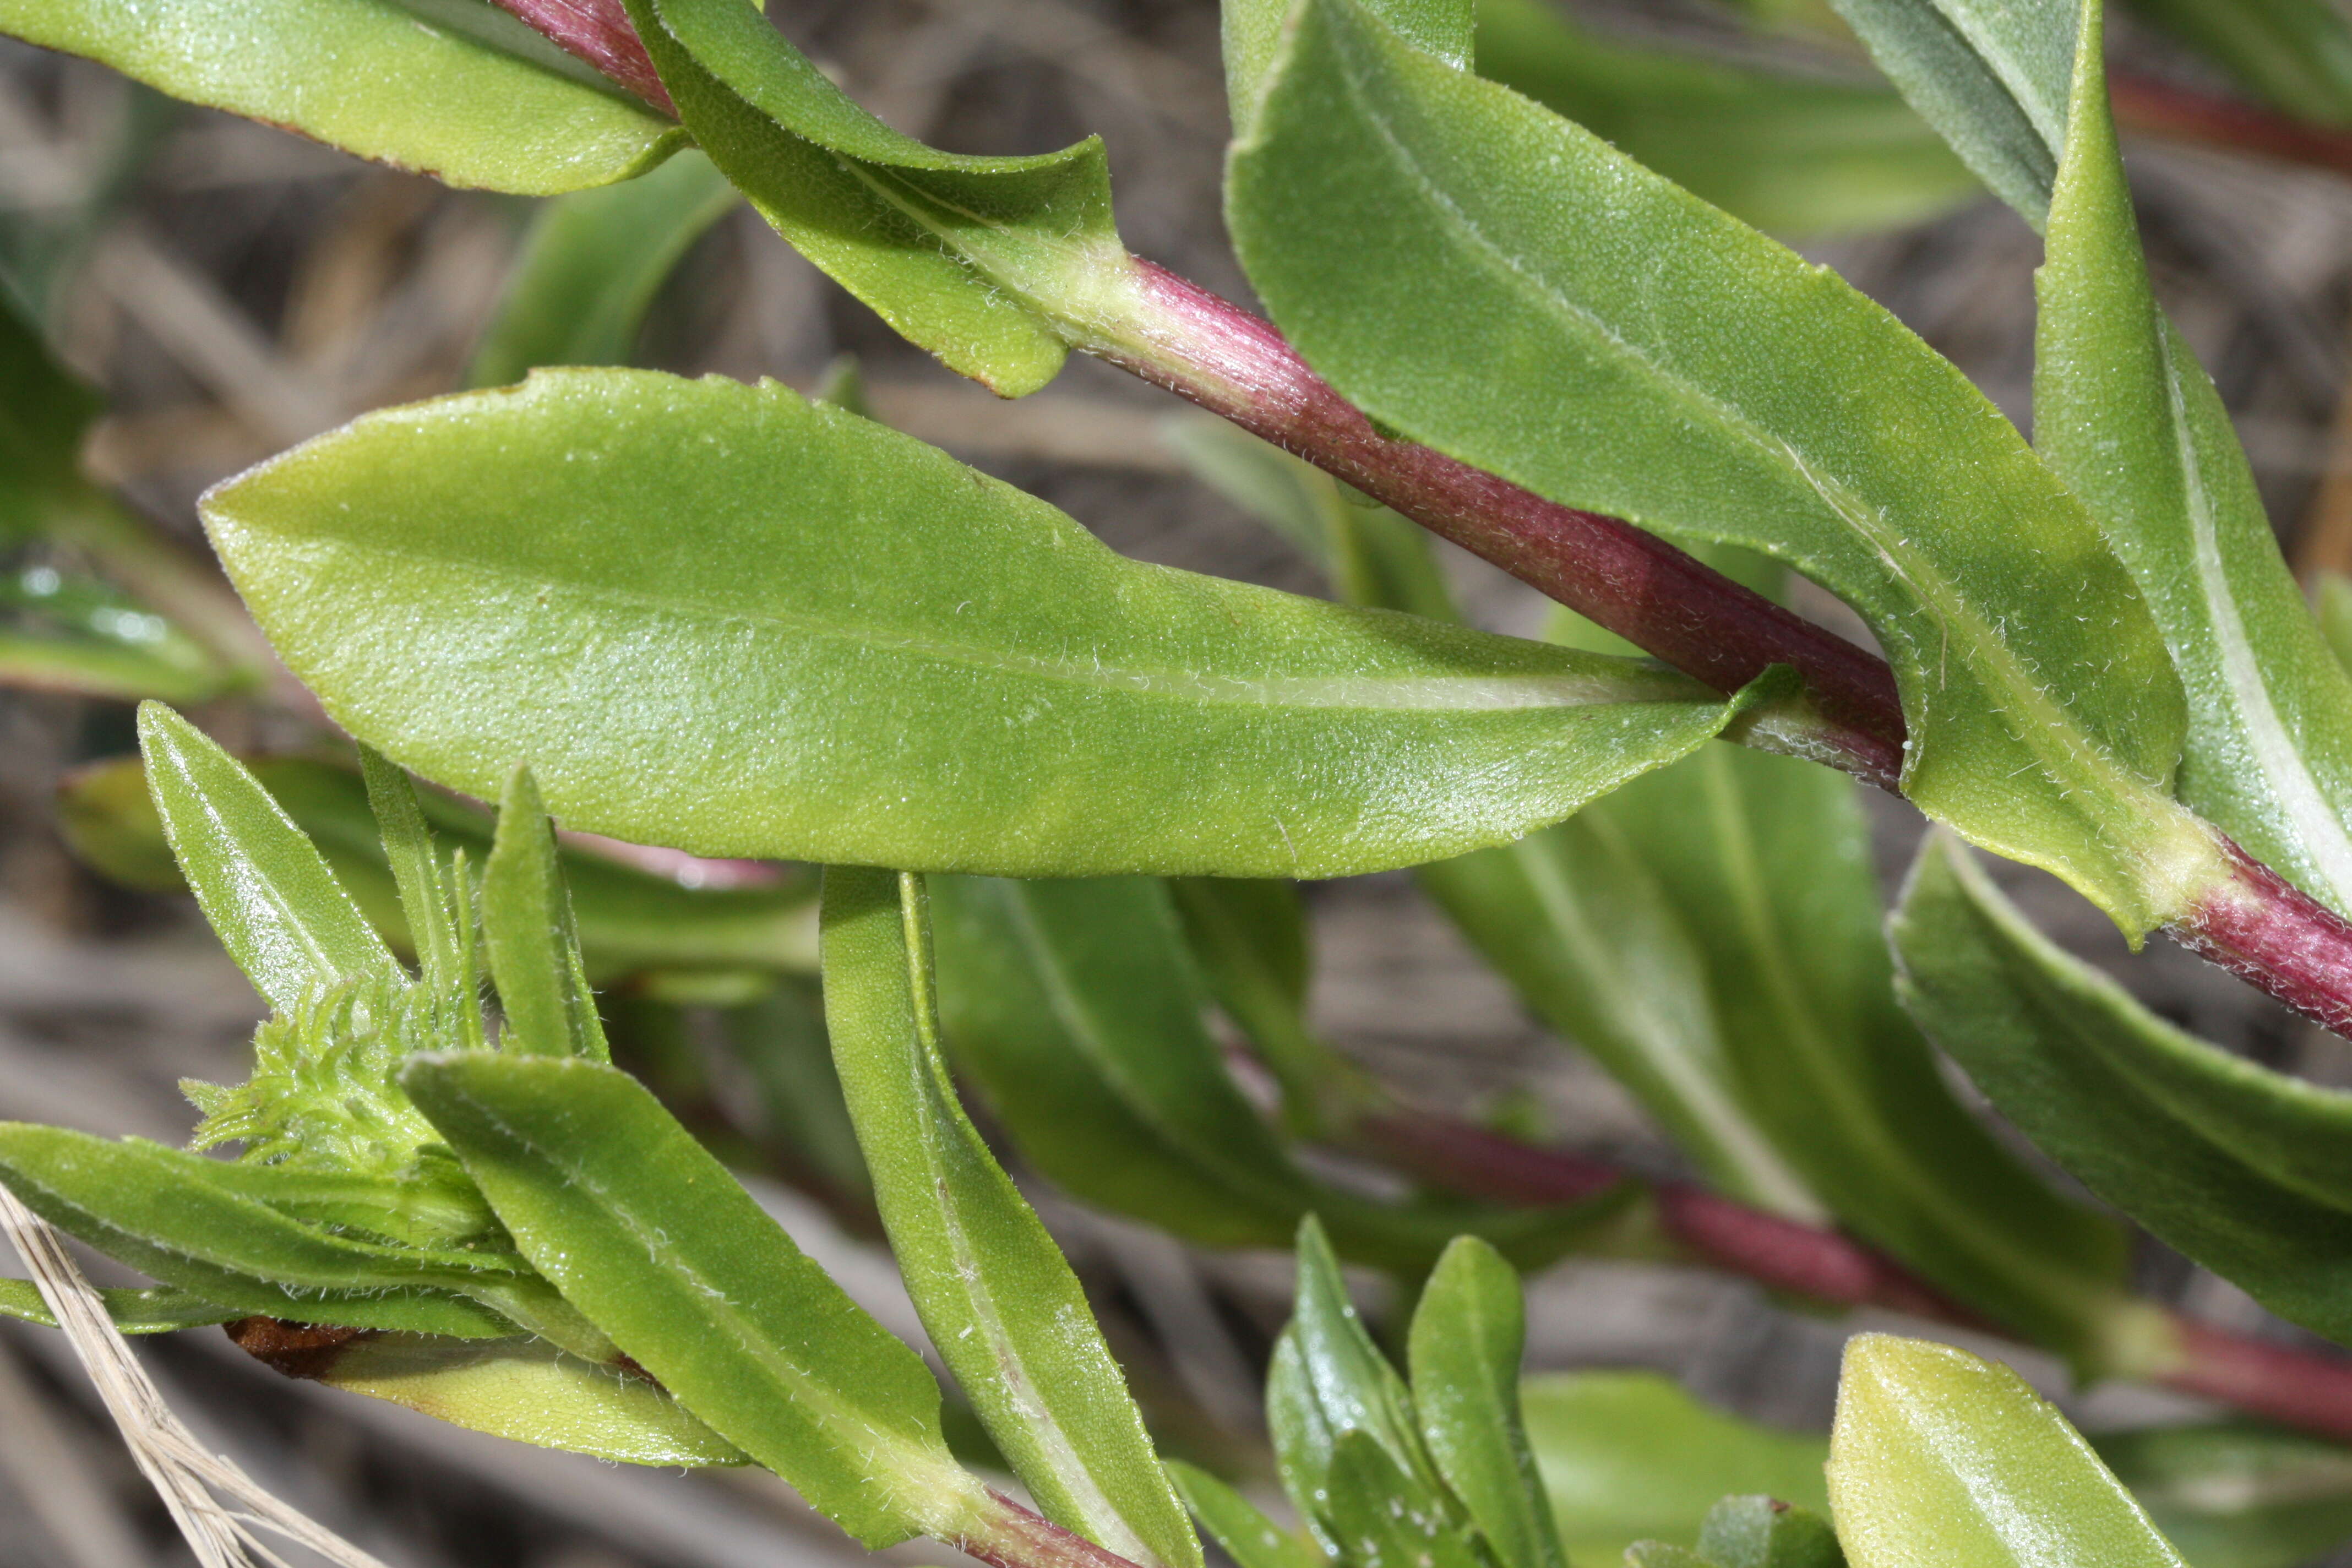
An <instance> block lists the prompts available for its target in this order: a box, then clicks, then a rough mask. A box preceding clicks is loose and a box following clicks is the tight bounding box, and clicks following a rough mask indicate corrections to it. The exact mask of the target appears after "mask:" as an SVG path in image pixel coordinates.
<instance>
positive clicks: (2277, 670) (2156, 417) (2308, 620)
mask: <svg viewBox="0 0 2352 1568" xmlns="http://www.w3.org/2000/svg"><path fill="white" fill-rule="evenodd" d="M2101 36H2102V34H2101V26H2100V19H2099V15H2098V13H2097V11H2096V9H2095V8H2091V9H2086V10H2085V12H2084V21H2083V25H2082V37H2083V44H2084V47H2083V50H2082V54H2081V58H2080V63H2079V66H2078V68H2077V69H2076V71H2075V73H2074V98H2073V109H2072V113H2071V117H2070V118H2069V120H2068V121H2067V140H2066V142H2065V149H2064V159H2063V163H2062V164H2061V165H2060V169H2059V174H2058V183H2057V187H2056V191H2055V194H2054V195H2053V199H2052V202H2051V206H2050V218H2049V227H2048V237H2049V248H2048V258H2047V260H2045V261H2044V263H2043V264H2042V270H2041V272H2040V273H2039V274H2038V276H2037V279H2036V296H2037V298H2038V300H2039V301H2040V304H2041V311H2040V315H2039V317H2038V323H2037V327H2036V341H2035V349H2036V354H2035V369H2034V383H2033V429H2034V438H2035V440H2036V442H2037V443H2038V444H2039V445H2040V447H2041V449H2042V456H2043V457H2044V458H2046V459H2048V461H2049V463H2050V465H2051V467H2052V468H2054V469H2056V470H2057V472H2058V474H2059V475H2060V477H2062V478H2063V479H2065V480H2066V482H2067V483H2068V484H2069V485H2071V486H2072V487H2073V488H2074V491H2075V493H2076V494H2078V495H2080V496H2081V497H2082V498H2083V499H2084V501H2085V502H2087V503H2088V504H2089V505H2090V507H2091V510H2093V512H2094V513H2095V514H2096V515H2097V517H2098V518H2099V521H2100V523H2101V525H2102V526H2103V527H2104V528H2105V530H2106V531H2107V535H2108V537H2109V538H2110V539H2112V540H2114V541H2115V543H2116V549H2117V551H2118V552H2120V553H2121V554H2122V556H2123V558H2124V560H2125V562H2126V563H2127V564H2128V565H2129V566H2130V567H2131V569H2132V571H2133V573H2134V574H2135V575H2136V576H2137V578H2138V579H2139V582H2140V584H2141V585H2142V587H2143V588H2144V589H2145V590H2146V592H2147V596H2148V603H2149V605H2150V606H2151V607H2152V608H2153V609H2154V610H2155V612H2156V616H2157V619H2158V623H2159V625H2161V626H2163V628H2164V633H2165V637H2166V639H2167V641H2168V643H2169V644H2170V645H2171V647H2172V654H2173V661H2174V663H2175V665H2176V666H2177V667H2178V668H2179V671H2180V676H2181V680H2182V682H2183V684H2184V685H2185V686H2186V688H2187V689H2188V693H2189V743H2188V750H2187V752H2186V753H2185V754H2184V755H2183V757H2182V759H2181V763H2180V779H2179V790H2180V798H2181V799H2182V800H2183V801H2184V802H2186V803H2187V804H2188V805H2189V806H2190V807H2191V808H2192V809H2194V810H2196V811H2197V812H2199V813H2200V814H2201V815H2203V816H2207V817H2209V818H2210V819H2211V820H2212V821H2213V822H2215V823H2216V824H2218V825H2219V826H2221V828H2222V829H2223V830H2224V831H2226V832H2227V833H2229V834H2230V836H2231V837H2233V838H2235V839H2236V840H2237V841H2238V842H2239V843H2240V844H2241V845H2242V846H2243V847H2245V848H2246V850H2247V851H2248V852H2249V853H2251V854H2252V855H2253V856H2254V857H2255V858H2258V859H2260V860H2262V861H2263V862H2264V863H2265V864H2267V865H2269V866H2271V867H2273V868H2275V869H2277V870H2278V871H2279V872H2281V873H2282V874H2283V875H2284V876H2286V877H2287V878H2288V879H2290V880H2292V881H2294V882H2295V883H2296V884H2297V885H2298V886H2300V887H2302V888H2303V889H2305V891H2306V892H2309V893H2311V894H2312V895H2313V896H2314V897H2315V898H2317V899H2319V900H2322V901H2323V902H2325V903H2327V904H2329V905H2331V906H2332V907H2334V908H2335V909H2336V910H2337V911H2339V912H2344V911H2352V829H2347V827H2346V826H2345V821H2346V816H2347V811H2352V675H2347V673H2346V671H2345V670H2344V668H2343V667H2342V666H2341V665H2340V664H2338V663H2337V662H2336V658H2335V657H2334V656H2333V655H2332V654H2331V653H2330V652H2329V650H2328V647H2327V645H2326V641H2325V639H2324V638H2322V637H2321V636H2320V633H2319V628H2318V626H2316V625H2315V623H2314V621H2313V619H2312V616H2311V612H2310V611H2309V610H2308V609H2307V608H2306V607H2305V604H2304V598H2303V594H2302V591H2301V590H2300V589H2299V588H2297V587H2296V585H2295V582H2294V575H2293V574H2291V573H2290V572H2289V571H2288V570H2287V566H2286V562H2285V560H2284V558H2283V557H2282V556H2281V555H2280V553H2279V547H2278V541H2277V538H2276V536H2275V535H2274V534H2273V532H2272V531H2271V525H2270V520H2269V518H2268V517H2267V516H2266V515H2265V514H2264V512H2263V501H2262V496H2261V494H2260V493H2259V492H2258V491H2257V490H2256V489H2255V486H2254V476H2253V470H2252V468H2251V467H2249V466H2248V464H2247V461H2246V455H2245V452H2244V450H2243V449H2242V447H2240V446H2239V445H2238V437H2237V435H2236V432H2235V431H2233V430H2232V429H2231V425H2230V416H2229V413H2228V411H2227V410H2226V409H2224V408H2223V407H2222V405H2221V395H2220V394H2219V393H2218V392H2216V391H2215V390H2214V387H2213V383H2212V381H2211V379H2210V377H2208V376H2207V375H2206V374H2205V372H2204V371H2203V369H2201V368H2200V366H2199V364H2198V363H2197V360H2196V356H2195V355H2194V354H2192V353H2190V352H2189V345H2188V344H2187V343H2185V342H2182V341H2181V338H2180V335H2179V332H2177V331H2174V330H2173V328H2172V325H2171V323H2170V322H2168V321H2166V320H2165V318H2164V314H2163V312H2162V311H2161V310H2158V307H2157V303H2156V298H2155V296H2154V294H2153V293H2151V292H2150V290H2149V286H2148V277H2147V265H2146V263H2145V262H2144V261H2143V259H2142V258H2141V255H2140V243H2139V230H2138V225H2137V221H2136V220H2135V218H2134V216H2133V211H2132V201H2131V193H2130V191H2129V189H2128V188H2127V187H2126V184H2125V180H2124V168H2123V159H2122V156H2121V153H2120V152H2119V150H2118V148H2117V146H2116V132H2115V124H2114V121H2113V120H2112V119H2111V118H2110V116H2109V114H2108V112H2107V106H2106V79H2105V69H2104V66H2103V59H2102V51H2101V48H2100V47H2099V46H2100V38H2101Z"/></svg>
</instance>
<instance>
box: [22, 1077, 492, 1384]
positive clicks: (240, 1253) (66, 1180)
mask: <svg viewBox="0 0 2352 1568" xmlns="http://www.w3.org/2000/svg"><path fill="white" fill-rule="evenodd" d="M214 1166H215V1162H214V1161H210V1160H205V1159H203V1158H200V1157H199V1156H196V1155H194V1154H189V1153H185V1152H182V1151H180V1150H177V1149H167V1148H165V1147H163V1145H162V1144H160V1143H149V1142H143V1141H141V1140H137V1139H131V1140H126V1141H124V1142H119V1143H118V1142H109V1141H108V1140H106V1139H102V1138H93V1137H90V1136H89V1134H87V1133H82V1132H71V1131H66V1130H65V1129H63V1128H57V1127H35V1126H28V1125H26V1124H25V1123H22V1122H8V1123H0V1182H5V1183H6V1184H7V1186H8V1188H9V1190H10V1191H11V1192H13V1193H15V1194H16V1195H17V1196H18V1197H20V1198H22V1199H23V1200H24V1201H25V1204H26V1206H27V1207H29V1208H31V1209H32V1210H33V1211H34V1212H35V1213H37V1214H38V1215H40V1216H41V1217H42V1218H44V1219H46V1220H47V1221H48V1222H49V1223H50V1224H51V1225H54V1226H57V1227H58V1228H59V1229H60V1230H63V1231H66V1232H68V1234H70V1235H73V1236H76V1237H79V1238H80V1239H82V1240H83V1241H86V1242H88V1243H89V1245H90V1246H92V1247H96V1248H98V1249H99V1250H100V1252H103V1253H105V1254H106V1255H107V1256H108V1257H110V1258H113V1259H115V1260H116V1261H117V1262H120V1263H123V1264H126V1265H128V1266H129V1267H131V1268H136V1269H138V1270H139V1271H140V1272H141V1273H142V1274H146V1275H148V1276H150V1277H152V1278H153V1279H161V1280H163V1281H164V1282H165V1283H166V1284H170V1285H176V1286H178V1287H180V1288H181V1289H184V1290H187V1291H190V1292H193V1293H194V1294H195V1295H198V1296H201V1297H203V1298H204V1299H205V1300H209V1301H217V1302H219V1303H220V1304H221V1305H222V1306H225V1307H235V1308H237V1309H239V1310H240V1312H244V1313H254V1312H260V1313H267V1314H268V1315H269V1316H271V1317H276V1318H290V1319H294V1320H297V1321H305V1322H329V1323H342V1324H346V1325H349V1326H351V1327H354V1328H383V1329H408V1330H414V1331H418V1332H424V1333H440V1334H449V1335H454V1336H457V1337H458V1338H462V1339H494V1338H498V1337H499V1336H502V1335H510V1334H512V1333H513V1332H514V1325H513V1323H512V1322H510V1321H509V1320H508V1319H507V1318H505V1317H504V1316H501V1315H500V1314H499V1313H498V1312H496V1311H493V1310H490V1309H488V1308H487V1307H484V1306H478V1305H477V1304H476V1303H475V1302H474V1301H471V1300H466V1299H464V1297H462V1296H459V1295H457V1294H455V1292H457V1291H468V1292H470V1291H472V1290H474V1289H488V1290H490V1291H494V1292H495V1291H497V1290H498V1289H499V1288H500V1286H501V1285H502V1284H503V1283H504V1281H503V1280H501V1279H499V1278H496V1277H497V1276H512V1275H514V1274H516V1273H518V1272H519V1271H520V1263H519V1261H518V1260H517V1259H516V1258H514V1256H513V1255H512V1254H510V1253H508V1254H501V1253H499V1252H492V1251H482V1252H459V1251H456V1250H452V1249H447V1248H442V1249H432V1250H427V1249H425V1248H416V1247H394V1246H387V1245H380V1244H376V1243H372V1242H364V1241H358V1240H353V1239H351V1238H349V1237H339V1236H335V1235H332V1234H331V1233H329V1232H328V1231H326V1230H323V1229H321V1228H319V1227H317V1226H310V1225H306V1224H304V1223H302V1222H301V1221H299V1220H296V1219H293V1218H291V1217H289V1216H288V1215H283V1214H280V1213H279V1212H278V1210H276V1209H275V1208H272V1207H271V1206H269V1205H268V1204H265V1203H262V1202H259V1201H257V1199H255V1198H252V1197H250V1196H247V1195H246V1194H244V1193H242V1192H240V1191H238V1190H237V1188H236V1186H235V1185H233V1184H231V1183H230V1182H226V1181H220V1180H216V1179H214V1177H213V1175H212V1171H211V1168H212V1167H214Z"/></svg>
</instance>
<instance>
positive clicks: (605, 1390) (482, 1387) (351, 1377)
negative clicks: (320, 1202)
mask: <svg viewBox="0 0 2352 1568" xmlns="http://www.w3.org/2000/svg"><path fill="white" fill-rule="evenodd" d="M317 1375H318V1380H319V1381H320V1382H321V1383H323V1384H327V1385H328V1386H329V1387H331V1388H340V1389H342V1390H343V1391H345V1392H346V1393H350V1394H366V1395H367V1396H368V1397H369V1398H371V1399H383V1400H388V1401H390V1402H391V1403H393V1404H394V1405H405V1406H407V1407H408V1408H409V1409H411V1410H415V1411H418V1412H421V1413H422V1414H424V1415H430V1416H432V1417H433V1418H434V1419H435V1420H436V1421H446V1422H448V1423H449V1424H451V1425H452V1426H464V1427H467V1428H470V1429H471V1430H473V1431H476V1432H488V1433H489V1434H490V1435H491V1436H498V1437H511V1438H513V1439H514V1440H516V1441H517V1442H521V1443H531V1444H536V1445H537V1446H538V1447H542V1448H563V1449H567V1450H570V1451H571V1452H573V1453H579V1454H588V1455H592V1456H593V1457H594V1458H600V1459H610V1460H615V1461H618V1462H620V1463H622V1464H630V1465H740V1464H743V1463H745V1462H746V1461H745V1457H744V1454H743V1452H742V1450H741V1449H740V1448H738V1447H735V1446H734V1445H733V1444H731V1443H730V1442H728V1441H727V1440H726V1439H725V1438H724V1437H721V1436H719V1434H718V1433H716V1432H713V1431H712V1430H711V1429H710V1428H709V1427H708V1426H704V1425H703V1424H702V1423H701V1422H699V1421H698V1420H696V1419H695V1418H694V1417H693V1416H692V1415H688V1414H687V1412H686V1411H685V1410H684V1409H683V1408H682V1407H681V1406H680V1405H678V1403H677V1401H676V1400H674V1399H672V1398H670V1397H669V1395H667V1394H665V1393H663V1392H662V1390H660V1389H659V1388H656V1386H655V1385H654V1384H651V1383H649V1382H647V1381H646V1380H645V1379H644V1378H642V1377H637V1376H633V1375H631V1374H629V1373H623V1372H620V1371H616V1370H615V1369H614V1368H611V1367H604V1366H598V1365H596V1364H594V1363H591V1362H586V1361H583V1360H581V1359H580V1358H579V1357H578V1356H574V1355H569V1354H566V1353H565V1352H562V1351H560V1350H558V1349H556V1348H555V1347H554V1346H553V1345H551V1344H549V1343H548V1342H546V1341H544V1340H472V1341H452V1340H443V1339H434V1338H431V1337H428V1336H425V1335H422V1334H384V1335H372V1336H370V1337H368V1338H365V1339H361V1340H355V1341H353V1342H351V1343H350V1344H348V1345H346V1346H344V1347H343V1348H342V1349H341V1352H339V1353H337V1354H336V1355H335V1357H334V1359H333V1360H332V1361H331V1362H330V1363H327V1364H326V1365H325V1367H324V1368H323V1369H321V1370H320V1372H319V1373H318V1374H317Z"/></svg>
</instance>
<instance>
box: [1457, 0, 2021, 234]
mask: <svg viewBox="0 0 2352 1568" xmlns="http://www.w3.org/2000/svg"><path fill="white" fill-rule="evenodd" d="M1478 74H1479V75H1480V76H1483V77H1486V78H1488V79H1491V80H1494V81H1498V82H1501V83H1502V84H1503V85H1504V86H1505V87H1508V88H1513V89H1517V90H1518V91H1520V92H1523V93H1525V94H1527V95H1528V97H1529V98H1532V99H1534V100H1536V101H1537V102H1538V103H1540V104H1542V105H1543V106H1544V107H1545V108H1547V109H1550V110H1556V111H1558V112H1559V113H1560V114H1564V115H1566V116H1567V117H1568V118H1569V119H1570V120H1573V121H1576V122H1577V123H1578V124H1579V125H1581V126H1583V127H1584V128H1585V129H1586V130H1588V131H1590V132H1592V133H1593V134H1594V135H1596V136H1599V137H1601V139H1602V140H1604V141H1606V142H1609V144H1610V145H1611V146H1612V147H1615V148H1616V149H1617V150H1618V151H1619V152H1621V153H1625V154H1626V155H1627V156H1628V157H1631V158H1633V159H1634V160H1635V161H1636V162H1638V163H1641V164H1643V166H1644V167H1646V168H1649V169H1652V170H1654V171H1655V172H1656V173H1658V174H1664V176H1665V177H1666V178H1667V179H1669V180H1672V181H1674V182H1675V184H1678V185H1680V186H1682V187H1683V189H1685V190H1686V191H1688V192H1690V193H1691V194H1692V195H1695V196H1697V197H1698V198H1699V199H1700V200H1702V201H1705V202H1708V203H1710V204H1712V205H1716V206H1718V207H1721V208H1722V209H1723V210H1724V211H1726V212H1727V213H1729V214H1730V215H1731V216H1734V217H1736V218H1738V219H1739V220H1740V221H1742V222H1743V223H1751V224H1754V225H1755V226H1757V227H1758V228H1760V229H1763V230H1765V231H1766V232H1767V233H1769V234H1776V235H1782V236H1789V235H1811V234H1824V233H1843V232H1847V231H1852V230H1858V229H1878V228H1886V227H1893V226H1899V225H1905V224H1912V223H1917V222H1920V221H1921V220H1923V219H1927V218H1931V217H1935V216H1940V215H1941V214H1943V213H1946V212H1948V211H1950V210H1951V209H1952V208H1954V207H1956V206H1958V205H1960V204H1962V203H1964V202H1967V201H1969V200H1970V199H1972V198H1974V197H1976V196H1977V195H1979V194H1980V193H1981V191H1982V189H1983V187H1982V186H1981V185H1979V184H1978V183H1977V180H1976V177H1975V176H1974V175H1973V174H1970V173H1969V168H1968V166H1967V165H1966V164H1965V163H1961V162H1960V161H1959V159H1958V158H1956V157H1954V156H1953V155H1952V153H1951V152H1950V151H1949V150H1948V148H1946V147H1945V145H1944V142H1943V141H1942V139H1941V138H1939V137H1938V136H1937V134H1936V132H1934V131H1932V130H1930V129H1929V128H1928V127H1927V124H1926V122H1924V121H1921V120H1920V118H1919V116H1918V115H1917V114H1916V113H1915V112H1914V111H1913V110H1912V109H1911V108H1910V106H1909V105H1907V104H1906V103H1905V102H1904V101H1903V99H1902V97H1901V95H1900V94H1898V93H1896V92H1895V91H1894V90H1893V89H1890V88H1888V87H1887V86H1885V84H1884V83H1876V82H1850V81H1836V80H1829V79H1823V78H1822V77H1820V76H1816V75H1798V74H1796V73H1793V72H1790V71H1781V70H1774V69H1771V68H1769V67H1759V66H1755V65H1751V64H1748V63H1747V62H1746V61H1742V60H1738V59H1732V58H1724V57H1723V56H1721V55H1717V54H1711V53H1710V54H1703V53H1700V52H1698V51H1697V50H1695V49H1686V48H1662V47H1654V46H1650V45H1648V44H1646V43H1641V44H1637V43H1633V42H1629V41H1624V40H1621V39H1618V38H1614V37H1607V36H1605V35H1603V34H1601V33H1599V32H1596V31H1594V30H1592V29H1590V28H1587V27H1586V26H1583V25H1582V24H1580V23H1579V22H1576V21H1573V20H1571V19H1570V16H1569V14H1568V12H1566V11H1565V10H1564V9H1562V8H1561V7H1559V6H1558V5H1551V4H1549V0H1478Z"/></svg>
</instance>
